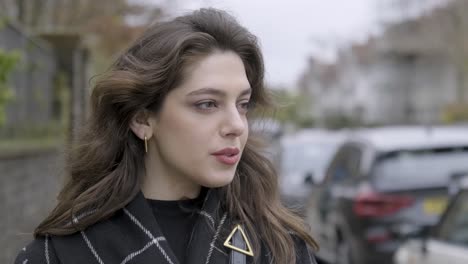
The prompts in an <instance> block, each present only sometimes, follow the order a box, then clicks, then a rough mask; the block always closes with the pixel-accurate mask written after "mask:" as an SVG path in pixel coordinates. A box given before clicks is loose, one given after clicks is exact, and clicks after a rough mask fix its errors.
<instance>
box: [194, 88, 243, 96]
mask: <svg viewBox="0 0 468 264" xmlns="http://www.w3.org/2000/svg"><path fill="white" fill-rule="evenodd" d="M251 93H252V88H247V89H245V90H243V91H242V92H241V93H240V95H239V96H244V95H248V94H251ZM203 94H211V95H217V96H221V97H225V96H226V92H224V91H222V90H219V89H215V88H209V87H208V88H202V89H198V90H196V91H192V92H190V93H188V94H187V95H188V96H194V95H203Z"/></svg>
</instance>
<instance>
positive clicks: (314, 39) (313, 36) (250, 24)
mask: <svg viewBox="0 0 468 264" xmlns="http://www.w3.org/2000/svg"><path fill="white" fill-rule="evenodd" d="M154 1H156V0H154ZM375 1H378V0H287V1H286V0H189V1H184V0H178V1H176V3H177V4H173V5H172V13H174V14H175V15H178V14H182V13H184V12H187V11H189V10H192V9H197V8H199V7H202V6H211V7H216V8H220V9H224V10H227V11H228V12H230V13H231V14H233V15H234V16H235V17H236V18H237V19H238V20H239V22H240V23H241V24H243V25H244V26H246V27H247V28H248V29H249V30H250V31H251V32H252V33H254V34H255V35H257V36H258V37H259V39H260V43H261V47H262V51H263V54H264V57H265V64H266V71H267V72H266V80H267V83H270V84H272V85H275V86H278V85H286V86H289V87H293V86H294V85H295V84H296V81H297V79H298V77H299V76H300V74H301V72H303V71H304V69H305V67H306V61H307V58H308V56H309V55H310V54H316V55H321V56H323V57H329V55H328V54H329V53H330V52H329V51H330V50H333V49H334V48H335V47H336V46H337V43H345V42H349V41H351V40H356V39H361V40H362V39H363V38H364V37H365V36H367V35H369V33H370V32H371V31H375V28H376V25H377V22H376V17H377V8H376V4H375ZM173 3H174V2H173Z"/></svg>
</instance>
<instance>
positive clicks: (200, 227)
mask: <svg viewBox="0 0 468 264" xmlns="http://www.w3.org/2000/svg"><path fill="white" fill-rule="evenodd" d="M227 218H228V217H227V213H225V212H222V211H221V206H220V197H219V191H218V190H217V189H210V190H209V191H208V192H207V194H206V197H205V201H204V203H203V207H202V209H201V211H200V212H199V217H198V218H197V221H196V223H195V226H194V228H193V231H192V235H191V238H190V242H189V246H188V252H187V254H188V255H187V264H199V263H204V264H210V263H216V264H218V263H219V264H223V263H228V260H229V258H228V252H227V251H226V249H225V248H224V246H223V241H224V240H222V239H223V237H224V233H225V232H224V229H225V228H226V226H227V225H228V221H227Z"/></svg>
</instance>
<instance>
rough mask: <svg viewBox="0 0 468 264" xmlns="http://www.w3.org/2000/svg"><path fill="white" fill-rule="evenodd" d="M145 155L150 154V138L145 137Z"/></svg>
mask: <svg viewBox="0 0 468 264" xmlns="http://www.w3.org/2000/svg"><path fill="white" fill-rule="evenodd" d="M145 153H148V138H147V137H146V136H145Z"/></svg>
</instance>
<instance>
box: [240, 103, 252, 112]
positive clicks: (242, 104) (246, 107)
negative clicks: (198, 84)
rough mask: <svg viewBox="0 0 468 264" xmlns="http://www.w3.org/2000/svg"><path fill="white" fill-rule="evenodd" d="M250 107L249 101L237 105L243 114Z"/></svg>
mask: <svg viewBox="0 0 468 264" xmlns="http://www.w3.org/2000/svg"><path fill="white" fill-rule="evenodd" d="M251 106H252V105H251V103H250V102H249V101H246V102H241V103H239V108H240V110H241V111H242V112H244V113H246V112H248V111H249V109H250V108H251Z"/></svg>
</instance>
